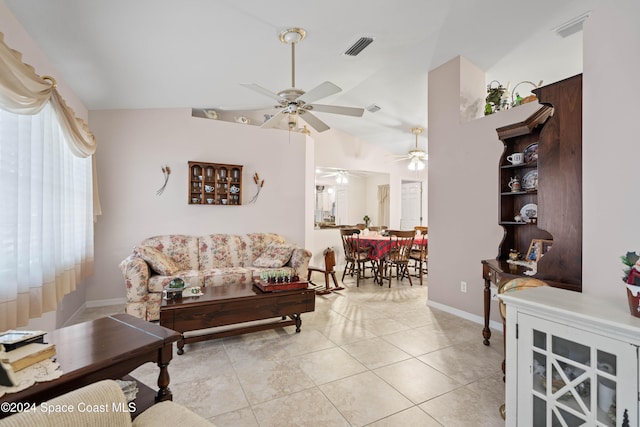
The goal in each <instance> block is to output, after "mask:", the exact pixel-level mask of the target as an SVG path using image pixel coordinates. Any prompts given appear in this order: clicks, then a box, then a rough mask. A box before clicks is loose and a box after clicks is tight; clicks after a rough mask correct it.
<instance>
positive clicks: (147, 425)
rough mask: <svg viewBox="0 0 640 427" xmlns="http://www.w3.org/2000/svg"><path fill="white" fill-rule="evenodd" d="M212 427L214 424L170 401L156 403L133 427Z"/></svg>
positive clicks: (139, 416)
mask: <svg viewBox="0 0 640 427" xmlns="http://www.w3.org/2000/svg"><path fill="white" fill-rule="evenodd" d="M181 425H182V426H189V427H201V426H202V427H205V426H208V427H211V426H213V424H212V423H210V422H209V421H207V420H206V419H204V418H202V417H201V416H200V415H197V414H196V413H194V412H191V411H190V410H189V409H187V408H185V407H184V406H182V405H179V404H177V403H174V402H172V401H170V400H165V401H164V402H160V403H156V404H155V405H153V406H152V407H150V408H149V409H147V410H146V411H144V412H143V413H142V414H140V415H138V416H137V417H136V419H135V420H133V427H157V426H181Z"/></svg>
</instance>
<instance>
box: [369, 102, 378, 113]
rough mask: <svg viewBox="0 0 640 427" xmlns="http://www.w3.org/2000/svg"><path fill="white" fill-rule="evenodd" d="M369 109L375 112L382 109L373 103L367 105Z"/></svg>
mask: <svg viewBox="0 0 640 427" xmlns="http://www.w3.org/2000/svg"><path fill="white" fill-rule="evenodd" d="M367 111H368V112H370V113H375V112H376V111H380V107H378V106H377V105H376V104H371V105H369V106H368V107H367Z"/></svg>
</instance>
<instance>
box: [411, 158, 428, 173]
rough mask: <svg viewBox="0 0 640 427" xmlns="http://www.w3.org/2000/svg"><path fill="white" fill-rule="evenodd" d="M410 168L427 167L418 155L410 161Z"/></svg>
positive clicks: (420, 168)
mask: <svg viewBox="0 0 640 427" xmlns="http://www.w3.org/2000/svg"><path fill="white" fill-rule="evenodd" d="M408 168H409V170H410V171H421V170H423V169H424V168H425V165H424V162H423V161H422V160H420V159H418V158H417V157H414V158H413V159H411V161H410V162H409V166H408Z"/></svg>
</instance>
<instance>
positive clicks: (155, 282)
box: [149, 270, 204, 292]
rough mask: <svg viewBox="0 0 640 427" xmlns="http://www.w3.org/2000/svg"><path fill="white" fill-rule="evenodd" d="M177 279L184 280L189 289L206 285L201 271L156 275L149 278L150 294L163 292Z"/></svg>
mask: <svg viewBox="0 0 640 427" xmlns="http://www.w3.org/2000/svg"><path fill="white" fill-rule="evenodd" d="M177 277H179V278H181V279H182V280H184V285H185V286H187V287H189V286H203V285H204V275H203V273H202V272H201V271H200V270H180V271H176V272H175V273H174V274H171V275H161V274H154V275H152V276H151V277H149V292H162V291H163V290H164V288H166V287H167V286H169V284H170V283H171V281H172V280H173V279H175V278H177Z"/></svg>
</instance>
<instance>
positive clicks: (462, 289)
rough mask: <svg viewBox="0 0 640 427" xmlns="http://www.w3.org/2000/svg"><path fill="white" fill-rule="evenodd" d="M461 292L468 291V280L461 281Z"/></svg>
mask: <svg viewBox="0 0 640 427" xmlns="http://www.w3.org/2000/svg"><path fill="white" fill-rule="evenodd" d="M460 292H467V282H465V281H462V282H460Z"/></svg>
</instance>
